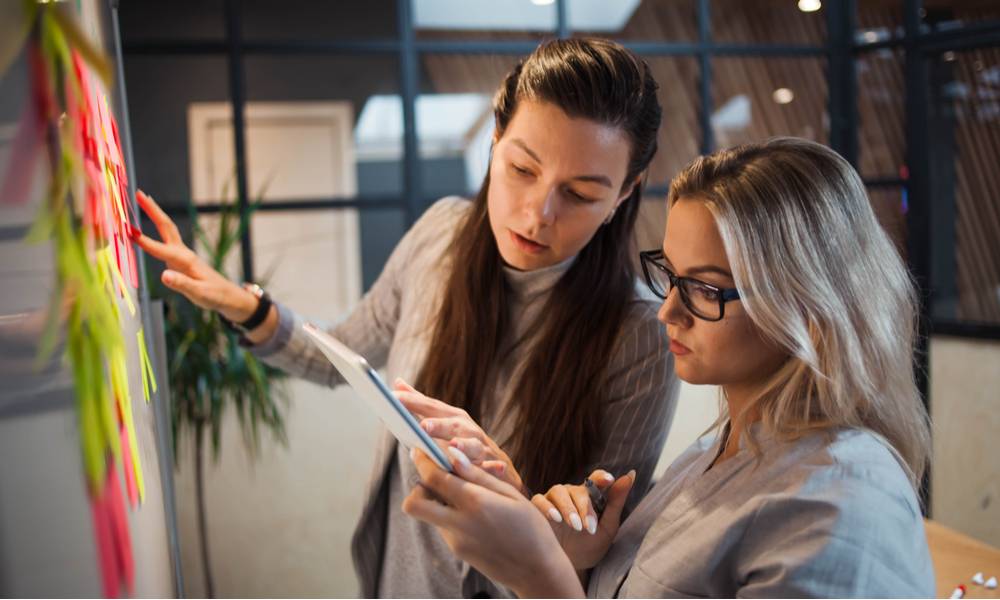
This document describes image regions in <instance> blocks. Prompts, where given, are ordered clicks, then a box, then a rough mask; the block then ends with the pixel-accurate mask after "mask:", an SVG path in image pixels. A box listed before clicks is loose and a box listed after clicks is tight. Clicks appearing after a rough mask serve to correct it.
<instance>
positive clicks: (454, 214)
mask: <svg viewBox="0 0 1000 600" xmlns="http://www.w3.org/2000/svg"><path fill="white" fill-rule="evenodd" d="M470 208H472V202H471V201H470V200H467V199H466V198H462V197H461V196H445V197H444V198H441V199H440V200H438V201H436V202H434V204H431V205H430V206H429V207H428V208H427V210H425V211H424V214H423V215H421V216H420V218H419V219H417V222H416V223H415V224H414V225H413V227H414V228H417V227H439V226H448V225H452V226H453V225H455V224H457V223H458V222H459V221H461V220H462V217H464V216H465V215H466V214H468V212H469V209H470Z"/></svg>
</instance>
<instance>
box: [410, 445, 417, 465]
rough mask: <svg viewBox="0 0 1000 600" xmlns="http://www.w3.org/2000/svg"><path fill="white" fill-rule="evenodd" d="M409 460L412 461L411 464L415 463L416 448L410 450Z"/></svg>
mask: <svg viewBox="0 0 1000 600" xmlns="http://www.w3.org/2000/svg"><path fill="white" fill-rule="evenodd" d="M410 460H412V461H413V462H416V461H417V449H416V448H410Z"/></svg>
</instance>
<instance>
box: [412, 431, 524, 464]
mask: <svg viewBox="0 0 1000 600" xmlns="http://www.w3.org/2000/svg"><path fill="white" fill-rule="evenodd" d="M429 420H430V419H424V421H423V423H426V422H427V421H429ZM423 423H421V425H423ZM424 431H427V430H426V429H424ZM427 433H428V434H430V432H429V431H428V432H427ZM448 445H449V446H454V447H455V448H458V449H459V450H461V451H462V453H463V454H465V455H466V456H468V457H469V460H471V461H472V464H474V465H478V464H479V463H480V462H482V461H485V460H488V459H490V458H491V454H490V453H489V452H487V448H486V446H484V445H483V443H482V442H480V441H479V440H478V439H476V438H470V437H456V438H452V439H451V441H449V442H448ZM490 462H499V463H501V464H505V463H503V461H499V460H492V461H490ZM484 464H485V463H484ZM505 466H506V465H505Z"/></svg>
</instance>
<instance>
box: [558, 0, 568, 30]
mask: <svg viewBox="0 0 1000 600" xmlns="http://www.w3.org/2000/svg"><path fill="white" fill-rule="evenodd" d="M568 3H569V0H556V37H559V38H568V37H569V17H568V15H567V12H566V11H567V6H566V5H567V4H568Z"/></svg>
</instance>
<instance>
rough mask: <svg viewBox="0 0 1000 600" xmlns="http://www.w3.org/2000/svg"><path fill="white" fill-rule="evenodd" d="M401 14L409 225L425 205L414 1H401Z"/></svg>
mask: <svg viewBox="0 0 1000 600" xmlns="http://www.w3.org/2000/svg"><path fill="white" fill-rule="evenodd" d="M396 6H397V11H398V15H399V36H400V38H399V39H400V44H399V71H400V97H401V99H402V103H403V197H404V198H405V199H406V224H407V226H410V225H412V224H413V223H414V221H416V219H417V217H418V216H419V214H420V213H421V212H422V208H423V207H420V206H418V203H419V199H420V196H421V186H420V156H419V151H420V148H419V146H418V140H417V116H416V112H417V111H416V103H417V94H418V92H419V88H418V86H419V81H418V78H419V73H418V71H417V69H418V66H419V62H418V54H417V49H416V44H415V40H414V37H415V36H414V32H413V15H412V14H411V12H410V8H411V6H410V0H397V2H396Z"/></svg>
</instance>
